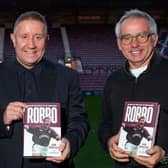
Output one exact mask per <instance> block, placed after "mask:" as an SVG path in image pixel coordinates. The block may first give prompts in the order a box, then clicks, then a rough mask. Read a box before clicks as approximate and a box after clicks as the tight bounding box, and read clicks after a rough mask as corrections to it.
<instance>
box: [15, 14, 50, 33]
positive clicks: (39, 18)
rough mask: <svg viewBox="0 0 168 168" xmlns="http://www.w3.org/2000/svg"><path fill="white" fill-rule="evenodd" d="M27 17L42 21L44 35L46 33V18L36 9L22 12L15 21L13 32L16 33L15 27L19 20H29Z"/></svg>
mask: <svg viewBox="0 0 168 168" xmlns="http://www.w3.org/2000/svg"><path fill="white" fill-rule="evenodd" d="M29 19H32V20H37V21H40V22H41V23H43V24H44V33H45V34H46V35H47V34H48V27H47V22H46V19H45V17H44V16H43V15H41V14H40V13H39V12H37V11H28V12H25V13H22V14H21V15H20V16H19V17H18V18H17V19H16V21H15V24H14V28H13V32H14V33H16V30H17V27H18V25H19V23H20V22H22V21H24V20H29Z"/></svg>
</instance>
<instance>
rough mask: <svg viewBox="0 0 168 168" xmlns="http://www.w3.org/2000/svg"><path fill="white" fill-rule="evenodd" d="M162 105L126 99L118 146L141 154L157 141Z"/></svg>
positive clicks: (143, 154) (144, 154) (145, 154)
mask: <svg viewBox="0 0 168 168" xmlns="http://www.w3.org/2000/svg"><path fill="white" fill-rule="evenodd" d="M159 110H160V105H159V103H157V102H143V101H141V102H139V101H126V102H125V105H124V111H123V116H122V117H123V118H122V124H121V128H120V136H119V143H118V146H119V147H120V148H121V149H123V150H125V151H128V152H132V153H135V154H137V155H140V156H149V155H148V154H147V153H146V150H147V149H150V148H151V147H152V146H153V145H154V143H155V136H156V131H157V123H158V118H159Z"/></svg>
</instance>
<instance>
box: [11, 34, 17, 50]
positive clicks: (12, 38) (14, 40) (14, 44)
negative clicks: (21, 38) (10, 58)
mask: <svg viewBox="0 0 168 168" xmlns="http://www.w3.org/2000/svg"><path fill="white" fill-rule="evenodd" d="M10 39H11V41H12V43H13V46H14V47H15V46H16V39H15V35H14V33H11V34H10Z"/></svg>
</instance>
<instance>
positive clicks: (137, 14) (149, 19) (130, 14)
mask: <svg viewBox="0 0 168 168" xmlns="http://www.w3.org/2000/svg"><path fill="white" fill-rule="evenodd" d="M131 17H137V18H144V19H146V20H147V22H148V23H149V26H150V29H151V31H152V32H151V33H155V34H157V24H156V21H155V20H154V19H153V18H152V17H151V16H150V15H149V14H148V13H147V12H144V11H141V10H138V9H131V10H129V11H126V12H125V14H124V15H123V16H122V17H121V18H120V20H119V21H118V22H117V23H116V25H115V35H116V37H119V36H120V29H121V24H122V23H123V22H124V21H125V20H126V19H128V18H131Z"/></svg>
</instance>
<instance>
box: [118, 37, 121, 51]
mask: <svg viewBox="0 0 168 168" xmlns="http://www.w3.org/2000/svg"><path fill="white" fill-rule="evenodd" d="M117 46H118V49H119V50H121V45H120V40H119V39H117Z"/></svg>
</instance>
